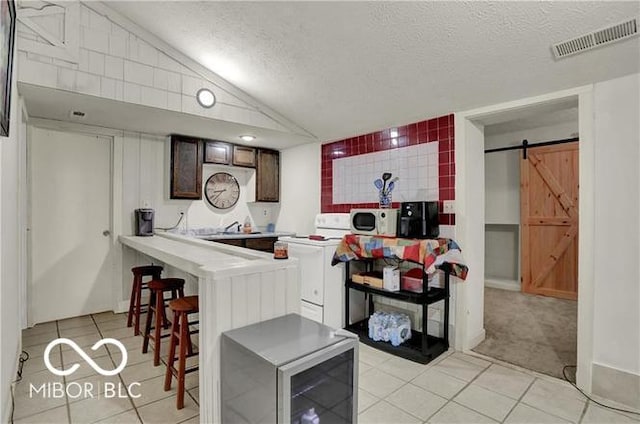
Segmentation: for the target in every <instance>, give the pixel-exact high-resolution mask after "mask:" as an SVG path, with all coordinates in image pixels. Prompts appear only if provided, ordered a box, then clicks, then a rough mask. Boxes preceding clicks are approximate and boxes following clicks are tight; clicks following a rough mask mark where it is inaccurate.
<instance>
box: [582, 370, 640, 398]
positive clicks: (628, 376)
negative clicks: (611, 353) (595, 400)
mask: <svg viewBox="0 0 640 424" xmlns="http://www.w3.org/2000/svg"><path fill="white" fill-rule="evenodd" d="M591 369H592V385H591V392H592V393H593V394H594V395H598V396H602V397H603V398H607V399H611V400H613V401H615V402H618V403H621V404H624V405H628V406H630V407H632V408H635V409H640V375H638V374H633V373H630V372H627V371H623V370H619V369H617V368H613V367H609V366H606V365H602V364H597V363H593V365H592V367H591Z"/></svg>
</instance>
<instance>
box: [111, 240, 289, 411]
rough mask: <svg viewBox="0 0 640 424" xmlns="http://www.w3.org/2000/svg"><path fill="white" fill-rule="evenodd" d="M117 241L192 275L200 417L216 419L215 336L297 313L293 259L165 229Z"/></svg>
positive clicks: (217, 350) (217, 363)
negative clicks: (196, 304)
mask: <svg viewBox="0 0 640 424" xmlns="http://www.w3.org/2000/svg"><path fill="white" fill-rule="evenodd" d="M120 242H121V243H122V244H123V245H124V246H126V247H127V248H130V249H134V250H136V251H138V252H140V253H143V254H144V255H147V256H149V257H150V258H152V259H154V260H156V261H159V262H162V263H164V264H166V265H170V266H171V267H173V268H175V269H177V270H180V271H181V272H184V273H187V274H191V275H193V276H194V277H196V278H197V282H198V295H199V297H200V299H199V301H200V316H199V321H200V333H199V338H200V340H199V342H198V346H199V347H200V349H199V358H198V359H199V367H200V372H199V376H200V421H201V422H207V423H220V422H221V421H220V392H219V389H220V334H221V333H222V332H224V331H227V330H230V329H233V328H238V327H243V326H245V325H249V324H253V323H256V322H260V321H265V320H268V319H271V318H275V317H278V316H282V315H286V314H288V313H292V312H295V313H299V312H300V282H299V270H298V262H297V260H296V259H293V258H292V259H288V260H284V261H280V260H274V259H273V255H271V254H269V253H265V252H259V251H254V250H249V249H245V248H241V247H236V246H230V245H225V244H222V243H212V242H211V241H205V240H199V239H197V238H193V237H187V236H182V235H177V234H168V233H166V234H163V233H161V234H156V235H155V236H153V237H135V236H121V237H120ZM172 276H173V275H172ZM176 276H178V275H176Z"/></svg>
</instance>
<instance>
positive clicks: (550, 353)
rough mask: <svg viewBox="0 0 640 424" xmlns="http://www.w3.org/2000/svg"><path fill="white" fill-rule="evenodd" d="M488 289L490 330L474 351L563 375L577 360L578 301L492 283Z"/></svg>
mask: <svg viewBox="0 0 640 424" xmlns="http://www.w3.org/2000/svg"><path fill="white" fill-rule="evenodd" d="M484 293H485V295H484V328H485V330H486V333H487V334H486V339H485V340H484V341H483V342H482V343H480V344H479V345H478V346H476V347H475V348H474V349H473V351H474V352H478V353H481V354H483V355H487V356H490V357H492V358H496V359H500V360H503V361H505V362H509V363H511V364H515V365H518V366H521V367H523V368H527V369H530V370H534V371H538V372H541V373H543V374H547V375H551V376H554V377H559V378H562V368H563V367H564V366H565V365H575V364H576V336H577V325H576V324H577V312H578V303H577V302H575V301H572V300H563V299H555V298H552V297H545V296H534V295H529V294H524V293H520V292H514V291H508V290H500V289H492V288H489V287H485V290H484Z"/></svg>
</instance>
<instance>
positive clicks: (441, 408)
mask: <svg viewBox="0 0 640 424" xmlns="http://www.w3.org/2000/svg"><path fill="white" fill-rule="evenodd" d="M461 361H463V360H462V359H461ZM440 362H442V361H440ZM463 362H466V363H467V364H471V365H478V364H474V363H473V362H468V361H463ZM487 362H489V363H490V364H491V365H493V362H491V361H487ZM491 365H489V366H487V367H486V368H484V369H483V370H482V371H480V372H479V373H478V375H476V376H475V377H474V378H472V379H471V380H470V381H469V382H468V383H467V384H465V385H464V386H463V387H462V388H461V389H460V390H458V391H457V392H456V393H455V394H454V395H453V396H451V399H447V402H446V403H445V404H444V405H442V406H441V407H440V408H439V409H438V410H437V411H435V412H434V413H433V414H431V415H430V416H429V418H427V419H426V420H425V422H427V421H429V420H430V419H431V418H433V417H434V416H435V415H436V414H437V413H439V412H440V411H441V410H443V409H444V408H445V407H446V406H447V405H449V404H450V403H451V402H453V403H455V404H456V405H460V406H462V407H464V408H468V409H470V410H472V411H474V412H476V413H478V414H481V415H483V416H485V417H487V418H489V419H491V420H493V421H495V420H494V419H493V418H491V417H489V416H487V415H485V414H483V413H482V412H478V411H476V410H475V409H471V408H469V407H468V406H465V405H461V404H459V403H458V402H454V400H453V399H454V398H455V397H456V396H458V395H459V394H460V393H462V392H463V391H464V390H465V389H466V388H467V387H469V385H471V383H473V382H474V381H476V380H477V379H478V377H480V376H481V375H482V374H484V373H485V372H486V371H487V370H488V369H489V368H491ZM440 372H442V371H440ZM443 374H445V375H447V376H449V377H453V378H456V379H458V380H460V379H459V378H457V377H454V376H452V375H449V374H447V373H443ZM416 378H417V377H416ZM412 381H413V380H412ZM460 381H464V380H460ZM425 390H427V389H425ZM427 391H428V392H429V393H433V392H432V391H430V390H427ZM434 394H437V393H434ZM438 396H439V395H438ZM441 397H442V396H441ZM445 399H446V398H445Z"/></svg>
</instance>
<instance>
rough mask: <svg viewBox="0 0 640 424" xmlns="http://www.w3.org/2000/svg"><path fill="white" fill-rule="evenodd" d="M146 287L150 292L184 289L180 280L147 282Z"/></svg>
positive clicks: (182, 281)
mask: <svg viewBox="0 0 640 424" xmlns="http://www.w3.org/2000/svg"><path fill="white" fill-rule="evenodd" d="M147 286H148V287H149V289H151V290H163V291H168V290H178V289H180V288H182V287H184V280H183V279H182V278H161V279H157V280H151V281H149V283H148V284H147Z"/></svg>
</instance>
